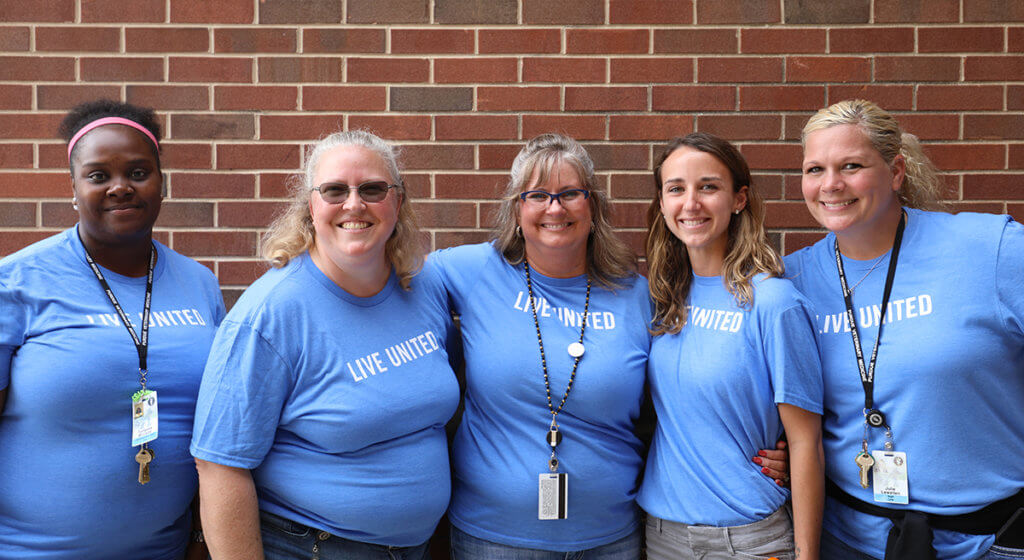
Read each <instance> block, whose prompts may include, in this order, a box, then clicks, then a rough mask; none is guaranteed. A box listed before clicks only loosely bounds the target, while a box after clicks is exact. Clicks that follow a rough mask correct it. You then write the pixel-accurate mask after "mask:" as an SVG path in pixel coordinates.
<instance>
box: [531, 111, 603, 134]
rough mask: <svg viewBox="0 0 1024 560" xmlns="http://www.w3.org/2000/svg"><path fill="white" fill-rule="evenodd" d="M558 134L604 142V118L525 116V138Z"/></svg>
mask: <svg viewBox="0 0 1024 560" xmlns="http://www.w3.org/2000/svg"><path fill="white" fill-rule="evenodd" d="M547 132H558V133H561V134H565V135H567V136H571V137H573V138H575V139H577V140H603V139H604V137H605V118H604V117H603V116H589V115H588V116H570V115H523V138H533V137H534V136H537V135H538V134H544V133H547Z"/></svg>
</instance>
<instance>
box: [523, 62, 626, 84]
mask: <svg viewBox="0 0 1024 560" xmlns="http://www.w3.org/2000/svg"><path fill="white" fill-rule="evenodd" d="M606 65H607V63H606V62H605V60H604V59H599V58H531V57H524V58H523V81H524V82H554V83H581V82H582V83H586V82H591V83H594V82H597V83H599V82H604V81H605V67H606Z"/></svg>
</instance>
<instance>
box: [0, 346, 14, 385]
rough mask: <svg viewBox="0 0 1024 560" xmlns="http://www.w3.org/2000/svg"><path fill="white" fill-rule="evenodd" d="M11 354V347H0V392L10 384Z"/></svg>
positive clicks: (12, 351)
mask: <svg viewBox="0 0 1024 560" xmlns="http://www.w3.org/2000/svg"><path fill="white" fill-rule="evenodd" d="M13 354H14V347H13V346H6V345H0V391H3V390H4V389H6V388H7V386H8V385H10V384H11V357H12V356H13Z"/></svg>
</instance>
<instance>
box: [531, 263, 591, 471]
mask: <svg viewBox="0 0 1024 560" xmlns="http://www.w3.org/2000/svg"><path fill="white" fill-rule="evenodd" d="M523 266H524V267H525V268H526V290H527V292H528V293H529V294H530V310H531V311H533V326H534V327H536V328H537V345H538V346H540V364H541V367H542V368H543V369H544V390H545V391H546V392H547V398H548V410H549V411H551V426H550V427H548V434H547V441H548V444H549V445H550V446H551V459H549V460H548V468H549V469H550V470H551V472H555V471H557V470H558V459H557V458H555V448H556V447H558V444H559V443H561V441H562V433H561V432H560V431H559V430H558V423H557V422H556V420H557V418H558V413H559V412H561V411H562V407H563V406H565V401H566V400H568V398H569V392H570V391H572V384H573V381H575V380H576V370H577V369H578V368H579V366H580V358H582V357H583V349H584V347H583V334H584V333H586V332H587V319H588V318H589V315H588V312H589V310H590V275H589V274H588V275H587V299H586V301H585V302H584V304H583V321H582V325H581V326H580V339H579V341H577V342H574V343H572V344H570V345H569V354H570V355H571V356H573V363H572V374H571V375H569V384H568V386H566V388H565V394H564V395H562V402H560V403H558V408H557V409H556V408H555V407H554V405H553V403H552V401H551V381H550V379H549V378H548V362H547V359H546V358H545V356H544V339H543V338H541V335H540V321H538V320H537V303H536V298H534V297H533V282H531V281H530V265H529V263H527V262H525V261H524V262H523Z"/></svg>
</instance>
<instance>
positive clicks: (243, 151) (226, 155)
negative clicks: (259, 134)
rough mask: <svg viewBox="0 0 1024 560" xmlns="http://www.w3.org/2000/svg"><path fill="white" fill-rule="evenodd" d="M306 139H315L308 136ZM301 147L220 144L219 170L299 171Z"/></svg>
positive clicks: (263, 144) (264, 144)
mask: <svg viewBox="0 0 1024 560" xmlns="http://www.w3.org/2000/svg"><path fill="white" fill-rule="evenodd" d="M306 138H313V137H312V136H307V137H306ZM298 167H299V147H298V146H297V145H295V144H268V143H266V142H264V143H262V144H220V145H218V146H217V169H243V170H256V169H298Z"/></svg>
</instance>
